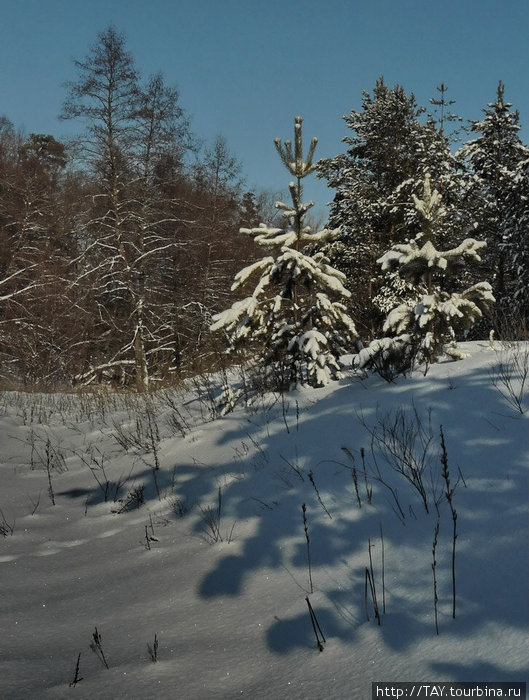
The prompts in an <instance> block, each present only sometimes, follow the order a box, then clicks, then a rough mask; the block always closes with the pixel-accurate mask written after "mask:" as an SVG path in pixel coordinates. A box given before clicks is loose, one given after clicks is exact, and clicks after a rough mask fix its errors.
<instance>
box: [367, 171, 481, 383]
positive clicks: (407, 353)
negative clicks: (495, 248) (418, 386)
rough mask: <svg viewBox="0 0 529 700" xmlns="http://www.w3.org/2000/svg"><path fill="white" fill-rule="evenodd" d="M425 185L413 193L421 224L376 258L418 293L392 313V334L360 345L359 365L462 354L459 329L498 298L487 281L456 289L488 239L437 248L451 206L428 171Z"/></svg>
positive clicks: (406, 363) (399, 364)
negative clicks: (413, 233)
mask: <svg viewBox="0 0 529 700" xmlns="http://www.w3.org/2000/svg"><path fill="white" fill-rule="evenodd" d="M423 189H424V192H423V197H422V199H419V198H418V197H417V196H415V195H414V196H413V201H414V204H415V208H416V210H417V213H418V214H419V215H420V218H421V220H422V230H421V231H420V233H419V234H418V235H417V236H416V237H415V238H414V239H412V240H411V241H409V242H408V243H402V244H397V245H395V246H393V248H391V250H389V251H388V252H386V253H385V254H384V255H383V256H382V257H381V258H379V260H378V261H377V262H378V263H379V264H380V265H381V266H382V271H383V272H386V273H391V272H393V271H395V270H398V272H399V275H400V277H401V278H402V279H404V280H406V281H408V282H409V283H411V284H412V285H413V288H414V289H415V293H416V296H415V299H413V300H411V301H407V302H405V303H402V304H399V305H398V306H397V307H395V308H394V309H393V310H392V311H391V312H390V313H389V315H388V317H387V318H386V321H385V323H384V329H383V330H384V332H385V333H390V334H391V335H392V337H389V338H383V339H382V340H375V341H373V342H372V343H371V344H370V345H369V347H368V348H366V349H364V350H362V351H361V353H360V355H359V358H358V360H359V365H360V366H361V367H368V366H374V367H378V368H380V367H384V366H386V369H387V364H388V363H393V366H394V367H393V368H394V369H395V370H396V371H403V370H406V369H409V368H410V366H411V364H412V362H413V361H414V360H417V361H419V362H424V363H425V365H426V368H428V366H429V365H430V364H431V363H433V362H435V361H436V359H437V358H438V357H439V356H440V355H441V354H442V352H443V351H444V352H445V353H446V354H448V355H449V356H451V357H453V358H454V359H459V358H461V357H464V355H463V354H462V353H461V352H460V350H459V349H458V348H457V345H456V342H455V341H456V336H457V334H458V333H461V332H462V331H465V330H467V329H469V328H470V327H471V326H472V325H473V324H474V323H475V322H476V321H477V320H478V319H479V318H481V317H482V316H483V313H484V312H486V311H488V309H489V308H490V306H491V304H492V303H493V302H494V297H493V295H492V288H491V286H490V284H489V283H488V282H478V283H477V284H473V285H471V286H470V287H467V288H466V289H464V290H462V291H459V292H456V291H455V289H456V288H457V283H458V280H460V279H461V275H462V273H464V271H465V268H466V266H467V264H468V263H469V262H470V263H472V262H474V263H479V262H480V261H481V257H480V256H479V254H478V251H480V250H481V249H483V248H485V246H486V243H485V242H483V241H476V240H475V239H473V238H466V239H465V240H464V241H463V242H462V243H460V244H459V245H458V246H456V247H455V248H452V249H449V250H438V249H437V248H436V244H438V239H439V237H440V234H441V232H442V229H443V220H444V219H445V218H446V217H447V211H446V209H445V207H444V206H443V203H442V198H441V195H440V194H439V192H438V190H436V189H434V190H433V191H432V188H431V184H430V178H429V176H427V177H426V178H425V181H424V188H423ZM447 344H448V346H447Z"/></svg>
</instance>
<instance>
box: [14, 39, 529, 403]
mask: <svg viewBox="0 0 529 700" xmlns="http://www.w3.org/2000/svg"><path fill="white" fill-rule="evenodd" d="M74 70H75V78H74V79H73V80H71V81H70V82H69V83H67V85H66V98H65V101H64V105H63V108H62V113H61V118H63V119H67V120H72V121H74V122H75V124H78V125H79V136H78V137H76V138H73V139H71V140H69V141H68V142H64V143H63V142H60V141H58V140H56V139H55V138H54V137H53V136H51V135H42V134H30V135H29V137H26V136H24V135H22V134H21V133H19V132H17V131H16V129H15V127H14V126H13V125H12V124H11V122H10V121H9V120H8V119H7V118H6V117H3V118H1V119H0V266H1V267H0V374H1V376H2V377H3V378H4V380H5V379H8V380H14V381H23V382H25V383H29V384H31V383H41V384H48V385H50V386H53V385H57V384H59V383H62V382H68V383H71V382H77V383H80V384H91V383H96V382H101V381H108V380H111V381H115V382H119V383H122V384H127V385H135V386H136V387H137V389H138V390H147V389H149V388H150V387H151V386H152V383H153V381H154V382H156V383H158V382H160V381H170V380H172V379H173V378H174V377H175V376H182V375H186V374H188V373H190V372H193V371H197V370H198V369H202V368H204V367H210V366H213V363H214V358H215V357H216V356H217V354H218V352H219V350H220V351H222V350H224V349H225V348H226V347H229V346H230V338H229V337H228V335H227V334H226V333H212V332H211V330H210V329H211V326H212V323H213V319H215V320H216V322H215V323H214V325H213V327H214V328H217V329H219V328H220V329H221V330H222V327H223V324H220V325H219V323H218V314H219V313H220V312H222V310H223V309H226V308H227V307H228V306H229V305H230V304H232V303H233V302H234V301H235V302H236V299H237V296H234V293H235V292H237V287H238V286H240V285H238V284H235V285H234V289H233V290H232V289H231V287H232V280H233V278H234V275H235V274H236V272H237V270H239V269H240V268H241V265H248V264H249V263H250V264H251V263H257V266H259V265H258V261H259V259H260V254H259V252H258V250H259V245H260V244H262V242H263V241H262V238H263V229H262V228H261V229H259V228H258V225H259V224H261V222H266V223H267V224H268V225H269V226H274V225H275V224H276V223H277V221H278V220H277V218H276V216H277V214H276V210H275V209H274V208H273V206H271V199H272V198H271V196H270V194H269V193H266V192H261V193H254V192H244V189H243V183H242V180H241V165H240V163H239V161H238V160H237V158H236V157H235V156H234V155H233V154H232V153H231V152H230V150H229V148H228V146H227V143H226V141H225V139H224V138H223V137H222V136H218V137H217V138H216V139H215V140H214V141H213V143H212V144H210V145H209V146H207V147H206V148H203V149H199V148H198V146H197V140H196V138H195V137H194V135H193V133H192V130H191V125H190V123H189V120H188V118H187V115H186V113H185V110H184V109H183V108H182V107H181V105H180V102H179V96H178V93H177V91H176V90H174V89H173V88H171V87H169V86H167V85H166V84H165V81H164V78H163V75H162V74H161V73H158V74H156V75H154V76H151V77H150V78H148V79H147V80H146V81H144V80H142V79H141V77H140V74H139V71H138V70H137V68H136V66H135V62H134V59H133V57H132V56H131V55H130V53H129V52H128V51H127V48H126V42H125V39H124V37H123V36H122V35H121V34H119V32H117V30H116V29H115V28H114V27H112V26H111V27H109V28H108V29H106V30H105V31H104V32H102V33H101V34H100V35H99V36H98V37H97V40H96V42H95V43H94V44H93V45H92V46H91V47H90V49H89V51H88V53H87V55H86V56H85V58H84V59H82V60H77V61H75V62H74ZM438 92H439V94H438V97H437V98H436V99H432V100H431V108H432V112H431V113H430V114H428V113H427V110H425V109H424V108H422V107H420V106H418V105H417V103H416V100H415V97H414V96H413V94H411V95H407V94H406V93H405V91H404V90H403V88H402V87H400V86H395V87H389V86H388V85H386V83H385V82H384V80H383V78H381V79H380V80H378V81H377V83H376V85H375V88H374V90H373V92H372V93H368V92H365V93H364V94H363V100H362V107H361V109H360V110H353V111H351V113H350V114H349V115H347V116H346V117H345V118H344V119H345V124H346V128H347V129H348V130H349V131H348V135H347V136H346V137H345V138H344V139H343V141H344V143H345V145H346V150H345V152H344V153H341V154H339V155H337V156H336V157H334V158H329V159H325V160H322V161H319V162H317V163H314V164H312V163H311V167H310V171H311V172H316V174H317V176H318V177H321V178H324V179H326V180H327V183H328V185H329V187H330V188H331V189H332V190H334V191H335V195H334V199H333V201H332V203H331V207H330V213H329V221H328V225H327V227H326V230H329V231H332V232H333V233H332V235H331V234H328V235H327V234H326V235H322V236H320V237H319V238H318V237H316V238H314V237H313V238H312V239H311V236H310V235H308V230H307V231H305V230H304V227H305V226H306V224H307V222H306V221H305V220H304V218H305V215H306V211H307V208H304V205H303V203H302V202H301V201H298V199H299V200H300V196H301V188H299V192H298V191H297V190H296V189H294V190H292V189H291V194H292V195H293V205H292V206H290V205H289V206H286V205H280V206H279V210H280V212H282V216H283V220H284V221H285V231H286V232H287V234H288V230H289V227H290V230H291V231H294V232H295V234H296V235H295V236H294V238H293V239H292V240H293V241H294V239H296V236H297V239H296V240H297V242H296V243H293V244H292V246H291V248H292V247H293V252H292V250H291V251H290V252H288V256H289V260H294V258H296V259H298V261H299V260H301V257H300V255H299V254H300V245H299V241H300V240H301V238H302V237H303V236H304V239H303V240H304V241H305V243H304V245H305V244H306V245H307V250H306V251H304V253H305V252H306V253H307V256H308V258H310V256H311V255H313V256H316V260H320V263H319V265H320V273H318V274H320V277H321V274H326V272H325V270H327V269H331V266H332V270H333V272H332V275H331V276H334V277H335V279H339V280H340V285H342V286H343V293H341V299H340V302H339V304H338V305H335V306H333V309H334V311H333V313H334V314H335V315H336V314H338V313H339V316H340V318H341V319H343V318H349V317H350V318H351V319H354V333H353V332H352V331H351V338H352V337H354V338H355V339H356V342H358V338H361V339H362V340H364V341H372V340H373V339H375V338H378V337H380V335H381V334H383V332H384V319H385V318H386V316H387V314H388V312H390V311H391V310H392V309H394V308H396V307H399V305H402V304H405V303H406V300H407V299H408V300H410V299H411V300H413V299H414V298H415V297H416V290H415V291H414V286H415V287H416V286H417V280H416V279H415V277H414V275H410V274H408V275H406V274H399V269H397V268H398V266H391V265H390V266H389V268H391V269H387V268H388V266H386V268H384V266H382V265H381V264H380V260H381V258H382V256H383V255H384V253H386V252H387V251H388V250H390V249H392V248H394V247H395V246H399V245H401V246H402V245H409V243H410V241H413V240H415V239H417V237H419V238H420V236H421V235H423V229H424V216H422V215H421V211H420V207H418V206H417V202H418V201H424V197H425V192H426V191H425V183H426V182H428V187H430V183H431V186H432V188H433V189H434V191H435V192H436V193H438V195H439V196H440V197H441V198H442V203H443V205H442V209H439V211H438V212H437V214H436V232H435V236H436V238H435V240H436V244H438V246H441V247H443V248H444V249H446V250H453V249H456V248H457V246H458V245H459V244H460V243H461V240H462V239H468V238H469V237H470V236H471V237H472V238H479V239H480V240H483V241H484V242H486V244H487V246H486V248H484V251H482V252H480V260H479V264H478V265H474V267H473V269H470V268H469V266H466V265H459V266H456V273H455V276H454V274H452V275H441V277H442V280H441V282H440V284H441V286H442V287H443V291H444V293H446V294H449V295H450V294H452V293H454V292H455V288H456V287H457V286H458V285H460V284H461V282H464V283H465V285H466V286H467V287H468V288H470V287H472V285H475V284H477V283H479V282H480V281H482V280H484V279H486V280H488V281H489V282H490V285H491V290H492V292H493V294H494V297H495V299H496V304H495V308H496V312H495V316H496V321H495V322H496V324H498V323H499V322H500V321H501V320H502V319H506V318H511V317H513V316H515V315H516V316H518V317H519V318H520V319H521V322H522V324H523V323H524V322H525V323H526V322H527V316H528V313H529V299H528V289H529V272H528V265H529V243H528V236H527V223H528V209H529V207H528V204H527V202H528V199H527V198H528V195H529V168H528V164H529V149H528V148H527V146H526V145H525V144H523V143H522V141H521V139H520V136H519V131H520V124H519V116H518V113H517V112H516V111H515V110H513V109H512V105H511V104H510V103H508V102H507V101H506V100H505V95H504V86H503V85H502V84H501V83H500V84H499V86H498V91H497V94H496V99H495V100H494V101H493V102H491V103H490V104H489V105H488V106H487V107H486V108H485V109H484V110H483V112H484V116H483V118H482V119H481V120H480V121H474V122H471V124H470V127H468V128H467V130H466V134H465V141H464V143H462V145H461V144H460V145H459V146H458V145H457V144H456V139H457V138H458V129H456V126H457V125H458V124H459V123H460V121H458V119H457V117H456V116H455V115H453V114H452V112H451V107H452V104H453V101H452V100H448V98H447V94H446V92H447V88H446V86H444V85H443V84H442V85H441V86H440V88H438ZM300 124H301V122H299V125H300ZM299 128H300V127H299ZM300 138H301V136H300ZM287 143H288V144H289V142H285V149H286V150H284V151H282V150H281V149H279V151H280V154H281V153H283V155H284V156H285V158H286V160H285V158H284V160H285V164H286V165H287V167H289V169H290V170H291V172H292V173H294V175H296V173H298V176H299V174H300V172H301V171H299V172H298V171H297V170H296V168H297V165H296V163H295V162H294V163H293V164H290V161H289V159H288V157H287V156H288V152H289V151H288V149H289V148H290V145H288V146H287ZM276 145H277V144H276ZM312 150H313V149H312ZM311 155H312V153H311ZM294 160H295V159H294ZM287 161H288V162H287ZM299 167H302V162H301V161H300V164H299ZM305 174H308V173H305V172H304V173H303V176H305ZM297 182H298V185H299V183H300V180H299V177H298V181H297ZM289 217H290V218H289ZM256 227H257V228H256ZM309 228H310V227H309ZM239 229H244V230H245V231H246V232H252V231H255V234H254V235H250V236H248V235H246V236H244V235H243V236H239V235H237V233H238V231H239ZM259 230H260V231H261V241H259V240H257V241H254V240H253V239H255V238H256V237H258V236H259ZM270 230H272V229H270ZM279 230H280V229H277V230H276V232H275V233H273V234H270V235H269V238H270V239H272V238H273V239H274V240H275V241H276V242H277V241H281V236H280V234H278V232H279ZM265 237H266V236H265ZM316 240H317V246H316V247H317V250H316V249H314V250H312V251H311V245H312V246H314V245H315V241H316ZM256 243H257V245H256ZM265 246H266V242H265ZM278 254H279V253H278ZM285 255H286V253H285V252H284V251H283V257H284V256H285ZM288 256H287V257H288ZM318 256H319V257H318ZM322 256H323V257H322ZM308 258H307V259H308ZM323 258H325V260H324V259H323ZM304 264H305V269H309V267H310V266H311V265H312V263H310V262H307V261H306V260H305V262H304ZM289 265H290V262H289ZM307 266H308V267H307ZM325 266H327V267H325ZM287 267H288V266H287ZM294 268H295V266H294V267H293V268H292V269H294ZM383 268H384V269H383ZM263 269H264V268H263ZM311 269H312V268H311ZM321 271H323V272H321ZM401 272H402V270H401ZM456 278H457V284H456ZM306 279H307V280H308V278H307V277H306ZM269 281H270V280H269ZM271 282H272V284H271V285H270V286H269V287H268V282H267V285H266V286H267V289H266V293H265V296H266V304H267V305H268V307H269V308H272V307H273V306H274V305H273V304H272V306H270V303H271V300H273V299H276V300H277V299H283V300H285V299H288V295H291V296H292V294H293V293H294V292H293V289H294V287H293V286H292V285H288V284H287V285H286V287H285V286H284V285H283V286H281V284H279V286H277V284H276V286H275V287H274V280H273V279H272V280H271ZM275 283H278V280H275ZM307 284H308V282H307ZM335 284H337V283H335ZM294 286H295V285H294ZM302 287H303V285H301V287H300V289H302ZM296 293H297V292H296ZM319 294H320V297H315V299H319V302H318V304H319V306H318V304H316V306H318V314H319V316H318V317H319V318H323V317H324V316H325V308H324V307H325V304H326V303H327V302H325V300H323V298H322V296H321V291H320V292H319ZM447 298H448V297H447ZM451 298H453V297H451ZM275 303H276V305H277V304H278V303H279V302H277V301H276V302H275ZM333 303H334V302H333ZM410 303H412V302H410ZM413 303H415V302H413ZM314 308H316V307H314ZM328 308H330V307H328ZM327 311H328V309H327ZM311 313H312V316H311ZM311 313H309V316H308V317H307V318H315V316H314V313H313V312H311ZM410 313H411V312H410ZM216 314H217V316H216ZM296 314H297V312H296ZM327 315H328V314H327ZM297 317H298V316H297V315H296V318H297ZM230 318H231V319H232V320H233V315H232V316H230ZM337 318H338V316H337ZM474 320H477V318H476V319H474ZM244 322H245V323H247V322H248V323H250V322H249V321H248V319H246V320H245V321H244ZM310 323H311V324H312V326H311V330H315V326H314V324H315V321H314V320H311V321H310ZM348 323H349V321H348ZM481 323H482V325H481V326H480V322H479V321H478V322H477V323H475V324H474V329H475V330H474V331H473V332H474V333H475V334H479V333H481V334H483V333H485V331H486V330H487V329H488V328H490V326H491V321H490V319H489V320H488V321H487V322H486V323H485V322H484V321H482V322H481ZM351 324H352V320H351ZM250 325H251V323H250ZM331 325H332V324H331ZM313 326H314V328H313ZM350 328H351V329H352V328H353V326H352V325H351V326H350ZM239 330H240V329H239ZM330 332H334V331H330ZM460 332H461V333H462V332H464V333H466V334H468V332H469V328H468V327H467V328H464V329H462V330H461V331H460ZM487 332H488V331H487ZM258 335H259V334H257V336H258ZM304 337H305V340H304V341H303V342H308V339H309V338H310V345H311V348H313V349H314V347H316V345H317V342H316V341H315V339H316V340H317V339H318V336H317V335H316V334H315V333H314V332H312V333H311V334H309V336H304ZM286 338H287V336H286V335H285V336H284V337H283V338H282V341H281V342H276V343H275V345H274V347H276V346H277V347H280V346H281V347H283V348H285V347H287V346H288V343H291V344H292V343H294V341H293V340H292V338H290V340H289V341H288V342H287V343H286V345H285V339H286ZM276 340H277V339H276ZM298 341H299V336H298V340H297V341H296V342H298ZM256 342H257V344H259V342H261V343H262V342H263V339H262V338H261V340H259V338H258V337H257V339H256ZM264 342H265V343H266V342H267V341H266V339H265V340H264ZM299 342H301V341H299ZM322 342H323V341H322ZM315 343H316V345H315ZM302 344H303V343H302ZM294 345H295V343H294ZM335 345H336V347H339V348H340V351H342V350H344V349H347V348H345V347H344V343H342V342H341V340H340V342H338V341H337V342H336V343H335ZM300 348H301V345H299V343H298V354H299V350H300ZM254 351H255V348H251V352H252V353H253V352H254ZM268 351H270V345H268ZM313 359H314V358H313ZM318 371H320V370H318ZM315 373H317V372H316V369H313V374H315ZM309 374H310V372H309ZM331 374H332V373H331Z"/></svg>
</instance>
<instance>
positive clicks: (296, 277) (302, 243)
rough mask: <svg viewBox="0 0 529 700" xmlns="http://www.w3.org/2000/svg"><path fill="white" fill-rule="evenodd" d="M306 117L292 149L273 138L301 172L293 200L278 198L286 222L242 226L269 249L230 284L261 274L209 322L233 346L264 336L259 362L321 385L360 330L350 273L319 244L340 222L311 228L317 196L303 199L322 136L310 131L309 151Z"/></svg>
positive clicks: (293, 379) (292, 379) (298, 122)
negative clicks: (350, 308)
mask: <svg viewBox="0 0 529 700" xmlns="http://www.w3.org/2000/svg"><path fill="white" fill-rule="evenodd" d="M302 121H303V120H302V118H301V117H296V119H295V123H294V132H295V141H294V150H292V144H291V142H290V141H285V142H284V144H282V143H281V140H280V139H276V140H275V145H276V148H277V151H278V153H279V156H280V157H281V160H282V161H283V163H284V164H285V166H286V168H287V169H288V170H289V172H290V173H291V174H292V175H293V176H294V178H295V180H294V181H292V182H291V183H290V184H289V190H290V195H291V198H292V204H284V203H283V202H277V204H276V207H277V208H279V209H280V210H281V211H282V215H283V218H284V219H285V222H286V224H287V225H286V227H285V228H284V229H283V228H272V227H269V226H266V225H265V224H261V225H260V226H259V227H258V228H252V229H244V228H243V229H241V233H244V234H246V235H250V236H253V237H254V240H255V243H257V244H258V245H260V246H261V247H262V248H264V249H265V250H266V251H267V252H268V253H269V254H268V255H266V256H265V257H264V258H262V259H261V260H259V261H258V262H256V263H254V264H252V265H250V266H248V267H246V268H244V269H243V270H241V271H240V272H239V273H238V274H237V275H236V277H235V281H234V283H233V285H232V290H237V289H239V287H242V286H244V285H245V284H246V283H247V282H248V280H249V278H250V277H253V276H258V281H257V285H256V287H255V288H254V290H253V292H252V293H251V295H250V296H248V297H246V298H245V299H243V300H242V301H237V302H235V303H234V304H233V306H232V307H231V308H230V309H228V310H226V311H223V312H222V313H219V314H217V315H216V316H214V318H213V325H212V326H211V329H212V330H221V329H223V330H224V331H226V332H227V333H228V334H229V337H230V343H231V345H232V347H234V346H236V345H238V344H241V343H244V342H248V341H249V340H253V341H258V342H259V343H260V344H261V347H262V350H261V353H260V362H261V363H262V364H264V365H265V367H266V368H267V370H268V371H269V372H270V373H272V374H275V376H276V377H281V380H282V381H283V382H285V383H287V384H288V385H292V384H296V383H302V384H309V385H311V386H322V385H324V384H327V383H328V382H329V381H330V380H331V379H333V378H338V377H339V376H340V364H339V357H340V355H342V354H343V353H344V352H345V351H346V350H347V349H348V348H351V346H352V344H353V343H354V342H355V340H356V338H357V333H356V329H355V325H354V323H353V321H352V319H351V318H350V317H349V316H348V315H347V313H346V309H345V306H344V304H343V303H342V300H344V299H347V298H348V297H350V292H349V291H348V290H347V289H346V288H345V287H344V281H345V275H344V274H343V273H341V272H339V271H338V270H335V269H334V268H333V267H331V266H330V264H329V260H328V258H327V257H326V256H325V255H324V254H323V253H322V252H321V251H318V249H319V248H320V247H321V246H322V245H323V244H325V243H328V242H329V241H331V240H334V239H335V238H336V237H337V236H338V234H339V230H338V229H334V230H328V229H323V230H321V231H319V232H316V233H313V232H312V231H311V228H310V226H308V225H306V224H305V217H306V214H307V211H308V210H309V209H310V207H312V206H313V204H314V203H313V202H308V203H305V204H304V203H302V179H303V178H304V177H306V176H307V175H309V173H311V172H313V170H314V169H315V166H314V165H313V162H312V161H313V155H314V150H315V148H316V143H317V139H315V138H314V139H312V142H311V145H310V148H309V152H308V155H307V157H306V158H304V157H303V148H302ZM309 246H310V247H309ZM305 250H310V251H311V254H310V255H309V254H307V253H306V252H305ZM315 251H316V252H315Z"/></svg>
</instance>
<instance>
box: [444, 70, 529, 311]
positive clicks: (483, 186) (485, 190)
mask: <svg viewBox="0 0 529 700" xmlns="http://www.w3.org/2000/svg"><path fill="white" fill-rule="evenodd" d="M483 112H484V117H483V119H482V120H481V121H475V122H472V124H471V131H472V132H473V133H474V134H476V138H475V139H473V140H471V141H469V142H467V143H466V144H465V145H464V146H463V147H462V148H461V149H460V150H459V152H458V154H457V155H458V157H460V158H462V159H464V160H465V161H466V162H467V163H468V166H469V168H470V169H471V171H472V173H473V174H474V176H475V177H474V179H473V185H472V188H471V190H470V193H469V194H470V195H471V196H472V200H471V201H473V207H474V212H473V215H474V217H475V219H476V221H477V222H478V225H479V229H480V230H481V231H483V235H484V238H485V241H486V243H487V249H486V251H485V254H484V255H483V265H482V269H483V273H484V274H485V275H486V276H487V277H488V278H489V279H490V281H491V284H492V287H493V291H494V295H495V296H496V298H497V301H498V304H499V306H500V308H501V309H502V312H505V311H506V310H508V309H509V306H510V304H511V303H512V295H513V288H514V286H515V283H516V278H517V272H516V270H517V267H518V266H517V265H515V264H513V258H512V254H513V253H514V252H515V249H514V248H511V247H505V245H504V243H505V241H506V238H507V237H510V236H511V233H510V232H511V231H512V229H513V228H515V227H516V226H517V220H519V219H520V218H521V217H523V214H524V210H525V209H526V208H527V203H526V202H524V201H523V199H521V198H520V197H519V196H518V193H517V192H516V190H517V189H518V187H519V185H520V179H519V176H520V173H521V172H522V170H521V169H522V167H523V166H522V164H523V162H525V161H527V160H528V159H529V148H527V146H525V145H524V144H523V143H522V141H521V140H520V136H519V131H520V128H521V127H520V123H519V115H518V112H517V111H516V110H512V104H511V103H510V102H507V101H506V100H505V87H504V85H503V83H501V82H500V83H499V85H498V89H497V94H496V99H495V101H494V102H490V103H489V105H488V107H487V108H486V109H484V110H483ZM508 231H509V233H508ZM504 301H505V303H504Z"/></svg>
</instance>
